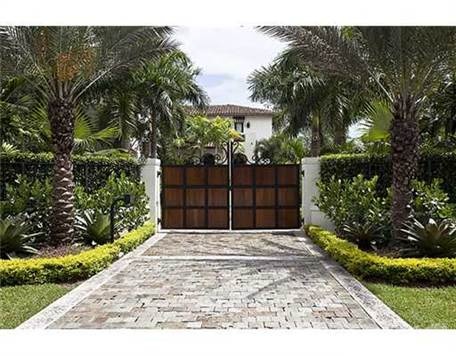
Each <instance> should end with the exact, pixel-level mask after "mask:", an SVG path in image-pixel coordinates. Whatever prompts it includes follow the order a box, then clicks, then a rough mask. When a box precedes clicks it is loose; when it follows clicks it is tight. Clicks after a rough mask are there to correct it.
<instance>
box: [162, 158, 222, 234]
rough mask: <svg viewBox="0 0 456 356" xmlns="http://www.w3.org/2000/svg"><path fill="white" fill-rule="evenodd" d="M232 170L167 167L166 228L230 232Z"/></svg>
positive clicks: (164, 177)
mask: <svg viewBox="0 0 456 356" xmlns="http://www.w3.org/2000/svg"><path fill="white" fill-rule="evenodd" d="M228 174H229V170H228V166H227V165H225V166H180V165H179V166H177V165H176V166H175V165H173V166H163V167H162V199H161V200H162V226H163V227H164V228H166V229H228V228H229V175H228Z"/></svg>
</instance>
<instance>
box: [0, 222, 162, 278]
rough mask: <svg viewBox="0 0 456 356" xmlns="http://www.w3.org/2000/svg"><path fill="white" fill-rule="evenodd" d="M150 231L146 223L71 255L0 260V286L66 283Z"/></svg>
mask: <svg viewBox="0 0 456 356" xmlns="http://www.w3.org/2000/svg"><path fill="white" fill-rule="evenodd" d="M154 231H155V226H154V225H153V224H152V223H150V222H147V223H145V224H144V225H143V226H141V227H140V228H138V229H136V230H133V231H131V232H128V233H126V234H125V235H123V236H122V237H120V238H119V239H117V240H116V241H114V242H113V243H109V244H106V245H102V246H99V247H96V248H94V249H91V250H89V251H84V252H81V253H78V254H75V255H68V256H63V257H50V258H33V259H15V260H2V261H0V285H1V286H6V285H20V284H37V283H39V284H41V283H62V282H64V283H69V282H74V281H77V280H82V279H86V278H88V277H91V276H92V275H94V274H96V273H98V272H100V271H101V270H103V269H104V268H106V267H107V266H109V265H110V264H111V263H112V262H114V261H115V260H117V259H118V258H119V257H120V256H122V254H124V253H127V252H129V251H131V250H133V249H134V248H135V247H137V246H139V245H140V244H141V243H143V242H144V241H145V240H147V239H148V238H149V237H150V236H151V235H153V233H154Z"/></svg>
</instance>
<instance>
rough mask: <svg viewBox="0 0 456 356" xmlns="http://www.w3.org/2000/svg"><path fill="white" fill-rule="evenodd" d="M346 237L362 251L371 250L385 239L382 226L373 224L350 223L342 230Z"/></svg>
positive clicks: (369, 222) (367, 222) (368, 222)
mask: <svg viewBox="0 0 456 356" xmlns="http://www.w3.org/2000/svg"><path fill="white" fill-rule="evenodd" d="M342 231H343V234H344V237H345V238H347V239H348V240H349V241H352V242H354V243H356V244H357V245H358V247H359V248H360V249H361V250H369V249H371V248H372V247H373V246H375V244H376V242H377V241H380V240H381V239H383V229H382V227H381V226H379V225H377V224H375V223H373V222H371V221H365V222H362V223H361V222H357V221H353V222H349V223H347V224H345V225H344V226H343V228H342Z"/></svg>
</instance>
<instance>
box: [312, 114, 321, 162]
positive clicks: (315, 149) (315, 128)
mask: <svg viewBox="0 0 456 356" xmlns="http://www.w3.org/2000/svg"><path fill="white" fill-rule="evenodd" d="M320 146H321V138H320V120H319V118H318V116H316V115H315V116H312V123H311V141H310V155H311V156H312V157H318V156H320Z"/></svg>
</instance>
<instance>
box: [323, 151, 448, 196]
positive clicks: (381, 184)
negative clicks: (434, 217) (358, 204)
mask: <svg viewBox="0 0 456 356" xmlns="http://www.w3.org/2000/svg"><path fill="white" fill-rule="evenodd" d="M418 168H419V169H418V174H417V179H418V180H419V181H424V182H427V183H430V182H432V180H433V179H436V178H438V179H441V187H442V189H443V190H444V191H445V192H447V194H448V197H449V200H450V202H456V185H455V184H454V172H455V171H456V152H445V153H442V152H422V153H421V155H420V160H419V166H418ZM320 174H321V181H322V182H328V181H329V180H331V178H332V177H333V176H334V177H335V178H336V179H342V180H343V179H352V178H353V177H356V176H357V175H358V174H362V175H363V176H364V177H366V178H367V179H370V178H372V177H373V176H378V182H377V191H378V193H379V195H380V196H386V195H387V190H388V188H389V187H390V186H391V181H392V170H391V158H390V157H389V156H388V155H384V154H366V153H362V154H337V155H328V156H323V157H321V170H320Z"/></svg>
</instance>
